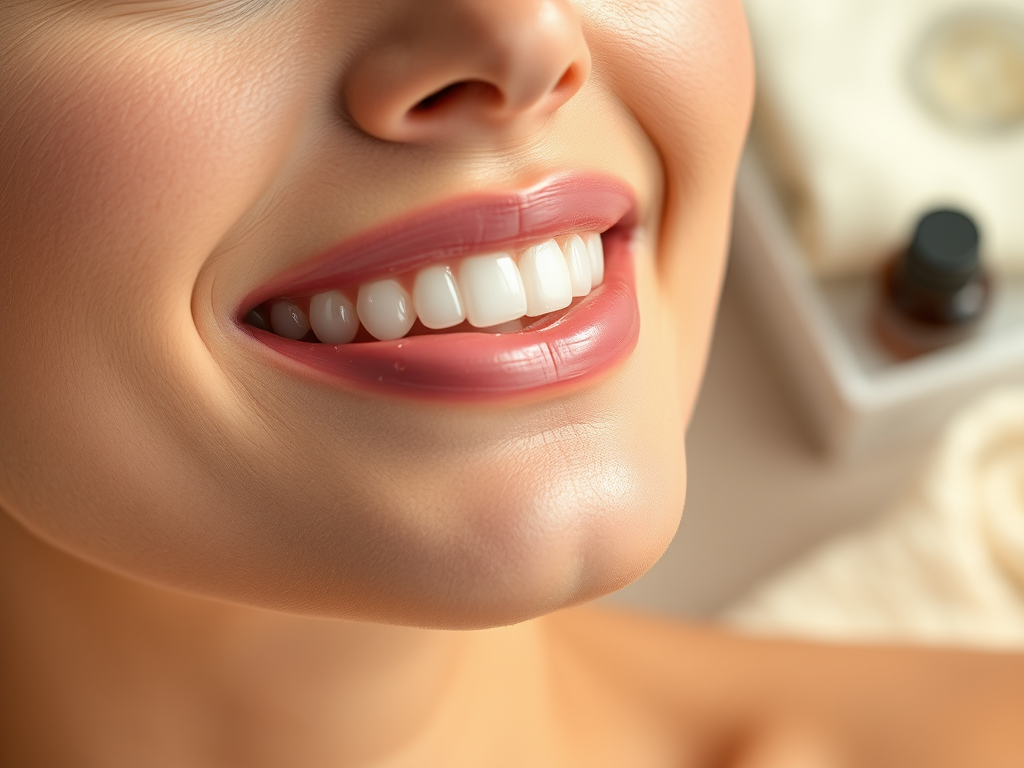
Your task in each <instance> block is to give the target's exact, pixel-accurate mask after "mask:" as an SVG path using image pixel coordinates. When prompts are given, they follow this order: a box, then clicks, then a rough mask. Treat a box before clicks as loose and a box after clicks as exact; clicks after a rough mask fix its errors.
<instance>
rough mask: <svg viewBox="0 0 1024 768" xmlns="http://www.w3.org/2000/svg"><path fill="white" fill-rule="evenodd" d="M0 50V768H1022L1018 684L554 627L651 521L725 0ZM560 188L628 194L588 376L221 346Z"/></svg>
mask: <svg viewBox="0 0 1024 768" xmlns="http://www.w3.org/2000/svg"><path fill="white" fill-rule="evenodd" d="M0 24H2V28H3V29H2V35H0V52H2V57H0V100H2V102H0V174H2V176H0V178H2V184H0V228H2V232H3V234H2V239H0V274H2V275H3V279H2V280H0V317H2V320H3V322H2V323H0V511H2V514H0V626H2V627H3V628H4V629H3V632H4V638H3V639H4V642H3V648H2V650H0V675H2V676H0V715H2V717H0V764H3V765H17V766H36V765H38V766H53V765H75V766H140V765H145V766H154V767H155V768H160V767H161V766H181V765H190V766H236V765H246V766H253V767H256V768H258V767H260V766H281V765H302V766H328V765H330V766H350V765H375V766H377V765H379V766H395V767H396V768H398V767H399V766H405V765H416V766H452V767H455V766H480V765H487V766H505V765H508V766H513V765H515V766H521V765H530V766H548V765H550V766H568V765H586V766H602V765H631V766H700V767H703V766H707V767H708V768H713V767H715V766H730V765H735V766H746V767H747V768H770V767H771V766H780V768H781V766H792V767H793V768H800V766H808V768H810V767H811V766H814V767H816V768H830V767H831V766H839V765H847V764H850V765H871V766H883V768H884V766H890V765H891V766H897V765H899V766H905V765H910V764H914V765H924V764H928V765H932V766H939V767H941V766H954V765H956V766H959V765H968V764H972V763H969V762H965V761H966V760H968V759H974V758H978V757H979V756H980V761H979V762H975V763H973V764H974V765H985V766H1001V765H1007V766H1009V765H1020V764H1021V762H1022V760H1024V758H1022V756H1021V751H1020V745H1019V743H1018V741H1017V740H1016V737H1015V736H1014V728H1015V726H1014V724H1015V723H1019V722H1021V721H1022V719H1024V718H1022V697H1021V694H1020V693H1017V691H1020V690H1024V687H1022V686H1021V685H1020V683H1021V681H1022V676H1024V670H1022V666H1021V663H1020V660H1019V659H1016V658H1012V657H1005V658H996V657H992V658H981V657H973V656H970V655H966V654H962V655H961V654H952V653H948V654H946V653H932V654H925V653H921V652H917V653H910V652H904V651H895V650H893V651H889V652H882V651H866V650H852V649H849V650H839V649H828V648H816V647H811V646H800V645H795V644H785V643H758V642H754V641H750V640H742V639H739V638H731V637H727V636H720V635H717V634H715V633H713V632H710V631H704V630H694V629H688V628H684V627H681V626H678V625H675V624H671V623H667V622H666V623H660V622H657V621H652V620H644V619H638V618H632V617H627V616H622V615H611V614H606V613H602V612H600V611H595V610H593V609H585V608H574V606H579V605H580V604H582V603H584V602H586V601H588V600H590V599H592V598H595V597H597V596H600V595H603V594H606V593H608V592H610V591H613V590H615V589H617V588H618V587H621V586H623V585H625V584H627V583H629V582H630V581H632V580H634V579H635V578H637V577H638V576H640V575H641V574H642V573H644V572H645V571H646V570H647V569H648V568H649V567H650V566H651V565H652V564H653V563H654V562H655V561H656V560H657V558H658V557H659V556H660V555H661V553H662V552H663V551H664V549H665V547H666V546H667V545H668V542H669V541H670V539H671V537H672V536H673V534H674V532H675V530H676V527H677V525H678V522H679V517H680V514H681V513H682V508H683V501H684V495H685V485H686V483H685V469H684V468H685V455H684V443H683V436H684V433H685V429H686V425H687V423H688V420H689V417H690V413H691V411H692V408H693V404H694V400H695V398H696V394H697V389H698V386H699V381H700V375H701V370H702V367H703V364H704V359H705V356H706V352H707V345H708V341H709V337H710V331H711V325H712V322H713V315H714V307H715V302H716V298H717V292H718V287H719V284H720V281H721V277H722V271H723V267H724V258H725V251H726V243H727V235H728V225H729V215H730V203H731V191H732V185H733V177H734V173H735V168H736V164H737V161H738V158H739V153H740V149H741V146H742V141H743V137H744V134H745V130H746V125H747V120H748V117H749V111H750V107H751V100H752V91H753V75H752V62H751V58H750V50H749V45H748V41H747V37H746V31H745V26H744V20H743V15H742V10H741V6H740V3H739V2H738V0H674V1H672V2H669V1H667V0H663V1H661V2H625V1H624V0H618V1H615V0H580V1H579V2H574V3H569V2H568V0H500V1H499V0H432V2H429V3H427V2H421V0H374V2H370V1H369V0H346V1H344V2H341V1H339V0H253V1H251V2H245V1H244V0H208V1H205V2H204V1H201V0H139V1H137V2H115V1H113V0H76V1H72V0H0ZM577 172H586V173H592V174H601V175H603V176H607V177H611V178H614V179H616V180H618V181H619V182H621V183H622V184H624V185H626V186H627V187H628V188H629V189H630V190H631V191H632V193H633V195H634V196H635V209H636V210H635V214H636V216H635V218H636V222H635V225H636V226H635V228H633V231H632V233H631V237H632V241H631V242H632V256H633V262H632V263H633V269H634V275H633V277H634V280H635V291H636V301H637V306H638V307H639V317H640V330H639V336H638V337H637V339H636V345H635V348H634V349H633V350H632V352H630V353H629V354H628V355H626V356H624V358H623V359H622V360H621V361H620V362H619V363H618V364H617V365H615V366H613V367H612V368H611V369H609V370H607V371H601V372H600V374H599V375H595V376H592V377H589V378H585V379H582V380H580V381H578V382H569V383H566V384H564V385H560V386H558V387H548V388H541V389H539V390H536V391H531V392H529V393H523V394H517V395H514V396H512V395H510V396H507V397H503V398H498V399H491V400H487V401H481V402H464V403H460V402H451V401H448V402H434V401H430V402H427V401H424V400H420V399H416V398H410V397H404V396H399V395H396V394H395V393H394V392H385V391H374V390H373V389H372V388H365V387H363V388H359V387H353V386H349V385H347V384H346V383H345V382H343V381H339V380H337V379H331V378H329V377H324V376H318V375H315V374H314V373H312V372H311V371H310V370H307V369H303V368H301V367H300V366H296V365H292V364H291V363H289V362H288V361H287V360H286V359H285V358H284V357H283V356H281V355H278V354H276V353H275V352H274V351H273V349H271V348H270V347H268V346H267V345H264V344H261V343H260V342H259V341H258V340H256V339H254V337H253V335H252V334H250V333H248V332H247V331H246V330H245V329H244V328H243V327H242V326H241V324H240V322H239V320H238V318H239V315H240V314H244V311H245V310H246V309H247V308H246V307H244V306H242V304H243V301H244V300H245V299H246V297H248V296H249V295H250V294H252V293H253V292H254V291H257V290H258V289H259V288H260V287H261V286H263V285H265V284H267V283H269V282H271V281H273V280H275V279H276V278H278V277H279V276H280V275H282V274H284V273H286V272H288V271H289V270H291V269H294V268H296V267H297V266H300V265H302V264H304V263H305V262H307V261H308V260H310V259H312V258H314V257H316V256H317V255H318V254H322V253H324V252H327V251H328V250H329V249H331V248H333V247H335V246H336V245H337V244H339V243H343V242H346V241H348V240H349V239H350V238H353V237H357V236H359V235H361V234H362V233H365V232H367V231H370V230H372V229H373V228H374V227H378V226H387V224H388V223H389V222H393V221H396V220H400V219H401V218H402V217H404V216H407V215H409V214H410V212H414V211H418V210H423V209H427V208H429V207H430V206H433V205H437V204H442V203H445V202H446V201H451V200H453V199H456V198H462V197H466V196H472V195H489V194H496V193H502V194H504V193H508V194H512V193H518V192H521V191H523V190H528V189H531V188H533V187H535V186H536V185H537V184H541V183H544V182H545V181H547V180H550V179H552V178H555V177H557V176H559V175H560V174H566V173H577ZM570 231H571V227H569V228H567V229H566V231H565V232H562V233H560V234H569V233H570ZM531 244H533V243H522V245H524V246H526V245H531ZM370 343H372V342H370ZM466 630H470V631H466ZM886 686H888V687H886ZM949 690H956V691H957V692H958V693H957V696H956V697H955V701H954V700H951V699H950V697H949V695H948V694H947V693H946V691H949ZM837 692H842V695H841V696H840V695H838V694H837ZM934 733H939V734H944V735H943V736H942V737H941V738H938V739H935V738H933V737H932V734H934ZM58 736H59V737H58ZM1015 749H1016V752H1015V751H1014V750H1015ZM958 750H959V751H958ZM979 750H981V751H979ZM986 750H987V751H986ZM986 760H987V762H986Z"/></svg>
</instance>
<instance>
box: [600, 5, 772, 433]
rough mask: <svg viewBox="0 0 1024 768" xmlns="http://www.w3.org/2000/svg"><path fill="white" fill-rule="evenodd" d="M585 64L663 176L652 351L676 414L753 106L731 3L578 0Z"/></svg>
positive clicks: (709, 305)
mask: <svg viewBox="0 0 1024 768" xmlns="http://www.w3.org/2000/svg"><path fill="white" fill-rule="evenodd" d="M585 5H587V6H588V7H590V8H591V10H592V13H593V19H594V24H593V28H592V29H591V35H590V37H591V39H592V40H593V41H594V45H595V46H597V47H599V48H600V51H601V55H600V56H597V55H595V60H603V61H605V62H607V67H606V69H604V70H603V71H602V72H601V73H600V75H601V76H602V77H606V78H607V79H608V80H609V81H610V82H611V84H612V87H613V88H614V89H615V91H616V92H617V93H618V94H620V96H621V98H622V99H623V101H624V102H625V103H626V105H627V106H628V107H629V108H630V110H631V111H632V112H633V114H634V115H636V118H637V120H638V121H639V122H640V124H641V125H642V126H643V128H644V130H645V132H646V133H647V135H648V136H650V138H651V140H652V141H653V142H654V144H655V145H656V146H657V148H658V151H659V154H660V155H661V159H662V163H663V166H664V169H665V208H664V217H663V226H662V230H661V233H660V235H661V243H660V247H659V251H660V253H659V261H658V265H657V267H658V275H657V280H658V286H659V287H658V289H657V293H659V294H661V302H659V303H660V305H661V306H662V307H663V311H664V315H665V317H664V318H658V327H659V331H664V333H663V336H662V337H663V339H664V344H665V347H664V350H663V352H664V354H669V355H676V356H677V357H678V366H677V368H678V380H679V381H680V382H681V386H680V391H681V393H682V402H683V403H684V409H685V410H686V411H687V413H689V410H690V409H691V408H692V405H693V403H694V401H695V400H696V395H697V389H698V386H699V381H700V374H701V371H702V370H703V367H704V361H705V358H706V354H707V346H708V341H709V340H710V336H711V325H712V321H713V318H714V315H715V305H716V303H717V297H718V287H719V283H720V280H721V276H722V272H723V267H724V263H725V260H724V257H725V253H726V249H727V239H728V233H729V225H730V215H731V201H732V188H733V183H734V179H735V173H736V166H737V164H738V161H739V156H740V152H741V149H742V146H743V140H744V138H745V136H746V131H747V125H748V123H749V119H750V111H751V108H752V104H753V93H754V77H753V58H752V53H751V48H750V41H749V37H748V34H747V28H746V20H745V18H744V15H743V8H742V5H741V3H740V2H739V0H671V2H670V1H669V0H664V1H662V2H645V3H620V2H604V0H586V2H585Z"/></svg>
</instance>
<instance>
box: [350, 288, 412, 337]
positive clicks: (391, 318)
mask: <svg viewBox="0 0 1024 768" xmlns="http://www.w3.org/2000/svg"><path fill="white" fill-rule="evenodd" d="M356 311H357V313H358V314H359V319H360V320H361V321H362V323H363V327H364V328H366V330H367V331H369V333H370V335H371V336H373V337H374V338H375V339H378V340H380V341H391V340H392V339H400V338H402V337H403V336H405V334H407V333H408V332H409V329H410V328H412V324H413V323H415V322H416V313H415V312H414V311H413V307H412V297H411V296H409V292H408V291H406V290H405V288H403V287H402V285H401V283H399V282H398V281H397V280H379V281H377V282H376V283H367V284H366V285H363V286H361V287H360V288H359V298H358V299H357V301H356Z"/></svg>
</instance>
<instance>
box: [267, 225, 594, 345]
mask: <svg viewBox="0 0 1024 768" xmlns="http://www.w3.org/2000/svg"><path fill="white" fill-rule="evenodd" d="M559 242H561V243H562V245H561V246H559ZM517 262H518V263H517ZM603 281H604V244H603V242H602V240H601V235H600V234H599V233H597V232H586V233H583V234H576V235H569V236H567V237H566V238H565V240H564V241H561V240H559V241H555V240H548V241H546V242H543V243H540V244H539V245H534V246H531V247H529V248H526V249H524V250H522V251H520V252H518V258H516V254H514V253H508V252H500V253H490V254H486V255H482V256H470V257H468V258H463V259H462V260H461V261H459V262H458V263H457V265H452V264H432V265H430V266H428V267H424V268H423V269H420V270H419V271H418V272H416V273H415V276H414V275H412V274H406V275H400V276H399V277H398V279H387V280H378V281H376V282H373V283H367V284H365V285H362V286H360V288H359V293H358V297H357V299H356V302H355V305H353V303H352V300H351V299H350V298H349V297H348V296H346V295H345V294H344V293H342V292H341V291H337V290H330V291H324V292H323V293H318V294H316V295H315V296H311V297H309V317H308V318H307V316H306V312H304V311H303V309H302V308H301V307H300V306H299V305H297V304H295V303H293V302H292V301H289V300H286V299H280V300H278V301H274V302H270V304H269V306H270V328H271V330H273V332H274V333H275V334H277V335H278V336H283V337H284V338H287V339H293V340H295V341H298V340H301V339H303V338H305V337H306V335H307V334H308V333H309V331H310V328H312V330H313V333H314V334H316V338H317V339H318V340H319V341H320V342H321V343H324V344H348V343H350V342H352V341H353V340H354V339H355V337H356V336H357V335H358V333H359V326H360V323H361V324H362V326H363V327H364V328H366V330H367V332H368V333H369V334H370V335H371V336H373V337H374V338H375V339H378V340H379V341H391V340H394V339H400V338H402V337H403V336H405V335H406V334H408V333H409V331H410V330H412V327H413V325H414V324H415V323H416V320H417V318H418V319H419V320H420V322H421V323H422V324H423V326H424V327H425V328H429V329H431V330H442V329H445V328H453V327H455V326H457V325H459V324H460V323H463V322H464V321H467V320H468V321H469V324H470V325H472V326H474V327H476V328H487V329H488V330H489V332H492V333H494V332H502V333H504V332H506V330H505V329H512V330H521V324H516V323H515V322H514V321H517V320H519V319H520V318H522V317H524V316H525V317H538V316H540V315H545V314H548V313H550V312H557V311H558V310H560V309H565V308H566V307H568V306H571V305H572V302H573V299H574V298H575V297H578V296H586V295H587V294H588V293H590V291H591V290H593V289H594V288H596V287H597V286H599V285H601V283H602V282H603ZM410 286H411V291H412V293H411V295H410V291H409V288H410ZM349 295H351V294H349ZM302 306H303V307H304V306H306V305H305V304H304V303H303V304H302ZM257 311H259V312H263V311H265V310H264V309H261V308H257V309H256V310H253V312H257ZM250 314H251V313H250ZM247 322H248V320H247ZM261 322H262V323H263V324H261V325H259V326H258V327H264V328H265V327H266V326H265V321H261ZM253 324H255V322H253ZM513 326H514V328H513ZM499 329H500V331H499ZM512 330H509V331H508V332H512Z"/></svg>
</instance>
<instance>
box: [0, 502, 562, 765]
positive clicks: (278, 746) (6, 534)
mask: <svg viewBox="0 0 1024 768" xmlns="http://www.w3.org/2000/svg"><path fill="white" fill-rule="evenodd" d="M0 626H3V627H4V635H5V637H4V643H3V647H2V650H0V674H2V680H3V681H4V684H3V685H0V712H3V713H5V714H4V717H3V718H0V721H2V723H0V744H2V745H3V746H0V762H2V763H3V764H5V765H6V764H29V763H31V764H38V763H39V762H40V758H41V756H45V758H46V759H44V760H42V762H44V763H46V764H55V765H57V764H61V765H63V764H68V765H70V764H102V765H121V764H124V765H147V766H162V765H164V764H166V765H168V766H170V765H194V766H205V765H224V764H228V765H249V766H254V768H255V767H257V766H264V765H265V766H280V765H300V764H306V765H327V764H331V765H354V764H362V763H365V762H371V761H375V760H378V759H385V758H390V762H389V764H394V765H402V764H404V763H405V762H409V763H410V764H419V765H423V764H425V763H427V764H438V763H436V761H435V762H432V761H431V756H432V755H433V756H435V757H438V756H440V755H439V753H442V752H445V751H447V750H448V749H449V748H450V746H451V745H452V744H460V745H461V748H462V750H463V751H465V750H471V749H474V748H475V746H476V745H474V744H473V741H474V739H473V738H470V739H469V740H468V741H467V735H473V736H475V738H476V740H478V741H479V742H480V743H479V748H480V749H481V750H486V749H487V748H490V749H493V744H494V743H495V740H500V739H502V738H503V737H504V736H508V737H512V735H513V734H516V733H518V734H521V735H522V734H527V733H531V734H534V735H535V736H536V737H537V738H538V739H541V740H544V739H545V733H546V732H547V730H548V728H549V726H548V723H550V720H551V718H550V717H549V716H548V715H549V712H548V711H547V707H548V705H549V702H550V695H549V692H548V690H547V682H548V681H547V679H546V678H545V676H544V674H543V673H544V670H545V669H546V660H545V654H546V651H545V646H546V643H545V631H544V628H543V626H542V624H541V623H539V622H528V623H526V624H521V625H518V626H516V627H511V628H507V629H500V630H488V631H483V632H445V631H432V630H417V629H408V628H401V627H387V626H382V625H369V624H359V623H354V622H347V621H341V620H335V619H322V618H310V617H303V616H292V615H286V614H280V613H274V612H269V611H263V610H258V609H252V608H247V607H240V606H234V605H227V604H223V603H218V602H213V601H209V600H204V599H199V598H195V597H191V596H188V595H183V594H180V593H176V592H171V591H168V590H164V589H161V588H157V587H153V586H151V585H147V584H142V583H139V582H136V581H132V580H129V579H126V578H122V577H120V576H118V575H115V574H112V573H109V572H107V571H104V570H101V569H99V568H96V567H93V566H91V565H88V564H86V563H84V562H82V561H80V560H78V559H77V558H74V557H71V556H69V555H66V554H64V553H62V552H60V551H58V550H56V549H54V548H52V547H50V546H48V545H47V544H45V543H43V542H41V541H39V540H38V539H36V538H35V537H34V536H32V535H30V534H28V533H27V532H25V531H24V530H23V529H22V528H21V527H20V526H19V525H18V524H17V523H15V522H13V521H12V520H11V518H9V517H8V516H7V515H6V514H4V513H2V512H0ZM527 702H528V706H527V705H526V703H527ZM517 703H522V704H524V706H516V704H517ZM499 710H500V713H501V714H500V716H498V714H497V712H498V711H499ZM510 713H511V716H510ZM497 731H501V732H502V733H498V732H497ZM54 734H60V735H61V738H60V739H55V738H54ZM520 740H521V741H522V739H520ZM520 747H521V745H520ZM4 750H7V751H8V752H5V751H4ZM485 753H486V752H485ZM87 756H88V759H83V758H86V757H87ZM467 757H468V755H467ZM161 761H162V762H161ZM442 762H444V761H442Z"/></svg>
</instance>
